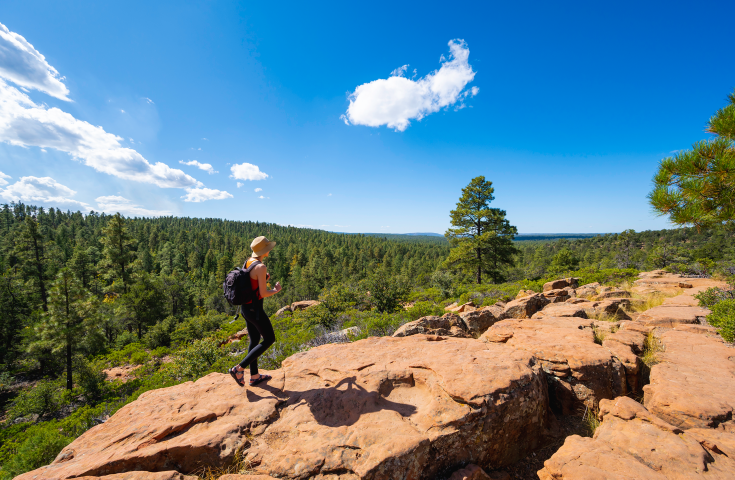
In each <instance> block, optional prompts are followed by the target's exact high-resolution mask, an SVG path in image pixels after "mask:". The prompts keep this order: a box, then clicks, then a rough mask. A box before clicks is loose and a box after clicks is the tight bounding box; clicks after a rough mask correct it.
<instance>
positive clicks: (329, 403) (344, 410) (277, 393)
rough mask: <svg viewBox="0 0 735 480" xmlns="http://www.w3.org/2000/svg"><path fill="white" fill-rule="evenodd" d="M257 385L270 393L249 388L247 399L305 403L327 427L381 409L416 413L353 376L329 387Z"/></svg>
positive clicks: (355, 420) (414, 410)
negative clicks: (305, 388)
mask: <svg viewBox="0 0 735 480" xmlns="http://www.w3.org/2000/svg"><path fill="white" fill-rule="evenodd" d="M259 387H260V389H261V390H265V391H266V392H268V393H270V395H260V394H259V393H260V392H257V391H253V390H250V389H248V391H247V394H246V395H247V398H248V401H250V402H257V401H259V400H264V399H266V398H269V397H271V396H272V397H276V398H278V399H279V400H281V401H282V402H283V403H284V404H285V406H286V407H290V406H296V408H298V407H300V406H308V407H309V409H310V410H311V414H312V416H313V417H314V419H315V420H316V421H317V422H318V423H319V424H320V425H325V426H329V427H342V426H350V425H353V424H354V423H355V422H357V421H358V420H359V419H360V417H361V416H362V415H365V414H368V413H374V412H379V411H383V410H390V411H394V412H396V413H398V414H399V415H401V416H402V417H410V416H411V415H413V414H415V413H416V412H417V408H416V407H415V406H414V405H411V404H407V403H399V402H394V401H391V400H388V399H387V398H385V397H384V396H382V395H380V393H379V392H377V391H370V390H366V389H365V388H363V387H362V386H360V385H358V384H357V382H356V377H354V376H353V377H348V378H344V379H342V380H340V381H339V382H337V383H336V384H334V385H331V386H328V387H324V388H313V389H309V390H304V391H297V390H288V389H285V390H280V389H278V388H276V387H273V386H271V385H268V384H267V383H262V384H261V385H259ZM345 387H346V388H345Z"/></svg>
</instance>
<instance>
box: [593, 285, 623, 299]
mask: <svg viewBox="0 0 735 480" xmlns="http://www.w3.org/2000/svg"><path fill="white" fill-rule="evenodd" d="M605 288H606V287H603V288H602V289H600V293H599V294H597V297H596V300H605V299H607V298H628V297H630V292H628V291H627V290H620V289H610V290H605Z"/></svg>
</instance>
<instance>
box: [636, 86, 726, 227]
mask: <svg viewBox="0 0 735 480" xmlns="http://www.w3.org/2000/svg"><path fill="white" fill-rule="evenodd" d="M729 100H730V104H729V105H727V106H726V107H725V108H722V109H720V110H718V111H717V113H716V114H715V115H714V116H713V117H712V118H710V121H709V126H708V131H709V132H711V133H714V134H716V135H717V137H716V138H714V139H712V140H702V141H700V142H696V143H695V144H694V145H692V149H691V150H685V151H680V152H679V153H677V154H676V155H675V156H674V157H668V158H665V159H663V160H661V164H660V165H659V170H658V172H657V173H656V176H655V177H654V178H653V182H654V189H653V191H652V192H651V193H650V194H649V195H648V198H649V201H650V203H651V205H652V206H653V208H654V210H656V211H657V212H658V213H659V214H661V215H668V216H669V218H670V221H671V222H672V223H675V224H677V225H695V226H696V227H697V228H701V227H706V226H711V225H713V224H717V223H723V222H729V221H732V220H733V219H735V148H733V140H734V139H735V93H733V94H730V96H729Z"/></svg>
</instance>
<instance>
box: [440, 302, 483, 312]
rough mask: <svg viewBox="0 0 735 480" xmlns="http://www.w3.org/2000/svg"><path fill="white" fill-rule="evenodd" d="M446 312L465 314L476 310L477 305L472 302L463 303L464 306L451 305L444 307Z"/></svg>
mask: <svg viewBox="0 0 735 480" xmlns="http://www.w3.org/2000/svg"><path fill="white" fill-rule="evenodd" d="M444 310H445V311H447V312H452V313H463V312H469V311H473V310H475V304H474V303H472V302H467V303H463V304H462V305H457V303H456V302H455V303H453V304H451V305H447V306H446V307H444Z"/></svg>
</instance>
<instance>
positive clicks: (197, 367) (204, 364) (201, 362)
mask: <svg viewBox="0 0 735 480" xmlns="http://www.w3.org/2000/svg"><path fill="white" fill-rule="evenodd" d="M218 343H219V342H217V341H216V340H215V339H212V338H205V339H202V340H196V341H194V342H192V343H191V344H190V345H187V346H186V347H184V348H182V349H181V350H179V351H178V352H177V353H176V354H175V355H174V358H173V360H174V361H173V365H174V367H173V370H172V371H171V373H172V374H173V376H174V377H175V378H177V379H182V380H195V379H197V378H199V377H202V376H204V375H206V374H207V373H210V371H211V369H212V366H213V365H214V364H215V363H217V361H218V360H220V359H221V358H222V357H224V356H225V355H226V352H225V351H224V350H222V349H220V348H219V345H218Z"/></svg>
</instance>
